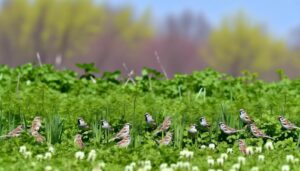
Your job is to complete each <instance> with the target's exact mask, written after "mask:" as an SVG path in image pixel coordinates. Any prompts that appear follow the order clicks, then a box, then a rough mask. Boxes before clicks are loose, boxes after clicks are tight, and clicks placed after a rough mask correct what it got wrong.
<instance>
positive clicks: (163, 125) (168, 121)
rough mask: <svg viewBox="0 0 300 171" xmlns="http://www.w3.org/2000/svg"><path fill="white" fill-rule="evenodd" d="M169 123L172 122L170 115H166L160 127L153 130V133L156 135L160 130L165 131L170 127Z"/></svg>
mask: <svg viewBox="0 0 300 171" xmlns="http://www.w3.org/2000/svg"><path fill="white" fill-rule="evenodd" d="M171 123H172V119H171V117H170V116H167V117H166V118H165V120H164V121H163V123H162V124H161V125H160V127H159V128H158V130H156V131H155V132H154V135H157V134H158V133H160V132H164V131H167V130H168V129H169V128H170V126H171Z"/></svg>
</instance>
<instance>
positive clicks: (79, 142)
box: [74, 134, 84, 150]
mask: <svg viewBox="0 0 300 171" xmlns="http://www.w3.org/2000/svg"><path fill="white" fill-rule="evenodd" d="M74 144H75V146H76V147H78V148H79V149H81V150H82V149H83V148H84V143H83V141H82V135H81V134H76V136H75V139H74Z"/></svg>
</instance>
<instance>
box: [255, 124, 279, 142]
mask: <svg viewBox="0 0 300 171" xmlns="http://www.w3.org/2000/svg"><path fill="white" fill-rule="evenodd" d="M250 130H251V133H252V135H254V136H255V137H257V138H269V139H272V140H274V138H272V137H270V136H268V135H267V134H265V133H264V132H263V131H262V130H260V129H258V127H257V126H256V125H255V124H250Z"/></svg>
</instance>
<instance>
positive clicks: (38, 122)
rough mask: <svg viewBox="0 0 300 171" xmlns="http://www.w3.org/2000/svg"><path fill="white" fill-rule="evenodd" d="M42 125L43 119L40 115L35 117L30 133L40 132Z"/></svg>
mask: <svg viewBox="0 0 300 171" xmlns="http://www.w3.org/2000/svg"><path fill="white" fill-rule="evenodd" d="M41 126H42V119H41V117H40V116H36V117H34V119H33V121H32V123H31V127H30V133H31V134H32V133H33V132H38V131H39V130H40V128H41Z"/></svg>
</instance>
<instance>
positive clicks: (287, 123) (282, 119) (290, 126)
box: [278, 116, 299, 130]
mask: <svg viewBox="0 0 300 171" xmlns="http://www.w3.org/2000/svg"><path fill="white" fill-rule="evenodd" d="M278 120H279V122H280V124H281V126H282V127H283V128H285V129H287V130H293V129H298V128H299V127H297V126H296V125H294V124H293V123H291V122H290V121H289V120H287V119H286V118H285V117H283V116H279V117H278Z"/></svg>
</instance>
